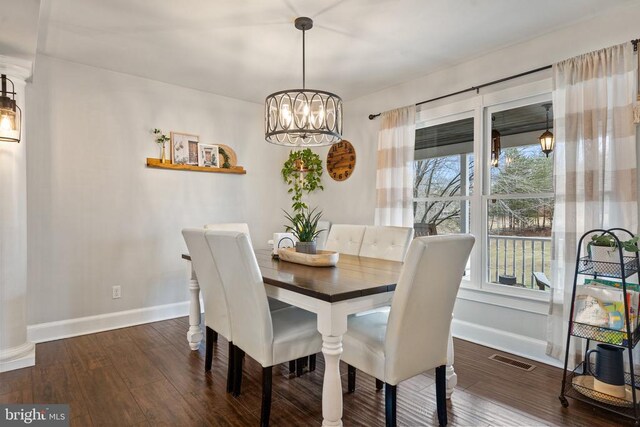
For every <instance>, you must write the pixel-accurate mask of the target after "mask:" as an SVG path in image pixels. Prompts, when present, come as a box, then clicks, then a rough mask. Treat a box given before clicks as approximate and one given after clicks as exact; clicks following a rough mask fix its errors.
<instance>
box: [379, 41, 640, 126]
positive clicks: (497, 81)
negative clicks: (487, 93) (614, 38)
mask: <svg viewBox="0 0 640 427" xmlns="http://www.w3.org/2000/svg"><path fill="white" fill-rule="evenodd" d="M638 42H640V39H635V40H631V43H633V51H634V52H637V51H638ZM549 68H551V65H546V66H544V67H540V68H536V69H535V70H530V71H525V72H524V73H520V74H515V75H513V76H509V77H505V78H502V79H498V80H494V81H492V82H489V83H484V84H481V85H478V86H471V87H470V88H468V89H463V90H459V91H457V92H452V93H448V94H446V95H442V96H437V97H435V98H431V99H427V100H426V101H421V102H418V103H416V107H417V106H418V105H422V104H427V103H429V102H434V101H439V100H441V99H444V98H449V97H451V96H456V95H460V94H461V93H466V92H471V91H473V90H475V91H476V93H480V89H482V88H484V87H487V86H491V85H495V84H498V83H502V82H506V81H508V80H513V79H517V78H518V77H523V76H527V75H529V74H533V73H537V72H540V71H543V70H548V69H549ZM380 114H381V113H378V114H369V120H373V119H375V118H376V117H378V116H379V115H380Z"/></svg>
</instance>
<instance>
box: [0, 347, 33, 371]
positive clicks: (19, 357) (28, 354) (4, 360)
mask: <svg viewBox="0 0 640 427" xmlns="http://www.w3.org/2000/svg"><path fill="white" fill-rule="evenodd" d="M35 364H36V346H35V345H34V344H33V343H32V342H26V343H24V344H22V345H20V346H18V347H13V348H9V349H6V350H3V351H0V372H9V371H13V370H15V369H22V368H26V367H29V366H33V365H35Z"/></svg>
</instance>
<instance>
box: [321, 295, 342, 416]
mask: <svg viewBox="0 0 640 427" xmlns="http://www.w3.org/2000/svg"><path fill="white" fill-rule="evenodd" d="M318 331H320V333H321V334H322V354H323V355H324V381H323V383H322V418H323V419H322V425H323V426H342V381H341V379H340V356H341V355H342V335H343V334H344V333H345V332H346V331H347V315H346V313H345V314H342V313H339V310H337V309H335V308H334V307H332V306H331V304H328V303H327V305H326V307H324V308H323V309H322V310H320V311H319V312H318Z"/></svg>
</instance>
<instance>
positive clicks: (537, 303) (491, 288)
mask: <svg viewBox="0 0 640 427" xmlns="http://www.w3.org/2000/svg"><path fill="white" fill-rule="evenodd" d="M505 288H506V289H505ZM458 298H460V299H464V300H468V301H474V302H480V303H483V304H489V305H495V306H498V307H505V308H510V309H513V310H520V311H526V312H529V313H535V314H544V315H547V314H548V313H549V300H550V298H551V293H550V292H542V291H534V290H531V289H518V288H515V289H514V288H510V287H507V286H504V285H496V284H493V283H485V285H484V287H483V288H476V287H473V286H472V285H471V282H470V281H468V280H463V281H462V283H461V286H460V291H459V292H458Z"/></svg>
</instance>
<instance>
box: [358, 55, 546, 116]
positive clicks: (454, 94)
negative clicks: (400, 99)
mask: <svg viewBox="0 0 640 427" xmlns="http://www.w3.org/2000/svg"><path fill="white" fill-rule="evenodd" d="M549 68H551V65H545V66H544V67H540V68H536V69H535V70H529V71H525V72H524V73H520V74H514V75H513V76H509V77H504V78H502V79H498V80H494V81H492V82H489V83H483V84H481V85H478V86H471V87H470V88H468V89H463V90H459V91H457V92H452V93H448V94H446V95H442V96H437V97H435V98H431V99H427V100H426V101H421V102H418V103H416V107H417V106H418V105H422V104H427V103H429V102H433V101H438V100H440V99H444V98H449V97H451V96H456V95H460V94H461V93H466V92H471V91H473V90H475V91H476V93H480V89H482V88H484V87H487V86H491V85H495V84H498V83H502V82H506V81H508V80H513V79H517V78H518V77H523V76H526V75H529V74H533V73H537V72H539V71H542V70H548V69H549ZM380 114H382V113H378V114H369V120H373V119H375V118H376V117H378V116H379V115H380Z"/></svg>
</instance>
